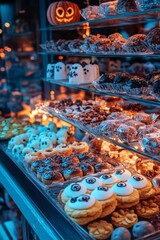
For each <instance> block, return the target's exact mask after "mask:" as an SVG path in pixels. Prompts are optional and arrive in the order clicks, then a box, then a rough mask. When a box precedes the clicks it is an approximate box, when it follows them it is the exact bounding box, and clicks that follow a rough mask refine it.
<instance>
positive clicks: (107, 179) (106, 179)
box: [100, 174, 119, 187]
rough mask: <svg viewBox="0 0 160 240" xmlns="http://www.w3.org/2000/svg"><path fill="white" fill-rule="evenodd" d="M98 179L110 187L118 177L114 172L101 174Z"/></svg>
mask: <svg viewBox="0 0 160 240" xmlns="http://www.w3.org/2000/svg"><path fill="white" fill-rule="evenodd" d="M100 180H101V181H102V182H103V184H104V186H106V187H112V186H113V185H114V184H115V183H117V182H119V179H118V178H117V177H116V176H115V175H114V174H103V175H101V176H100Z"/></svg>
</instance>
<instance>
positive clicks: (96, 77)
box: [93, 64, 100, 80]
mask: <svg viewBox="0 0 160 240" xmlns="http://www.w3.org/2000/svg"><path fill="white" fill-rule="evenodd" d="M93 67H94V80H97V79H98V78H99V76H100V74H99V66H98V64H93Z"/></svg>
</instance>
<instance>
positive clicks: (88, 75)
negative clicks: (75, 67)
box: [83, 64, 95, 83]
mask: <svg viewBox="0 0 160 240" xmlns="http://www.w3.org/2000/svg"><path fill="white" fill-rule="evenodd" d="M83 71H84V81H85V83H91V82H93V81H94V80H95V76H94V66H93V65H92V64H86V65H85V66H84V67H83Z"/></svg>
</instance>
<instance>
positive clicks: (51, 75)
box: [46, 63, 55, 79]
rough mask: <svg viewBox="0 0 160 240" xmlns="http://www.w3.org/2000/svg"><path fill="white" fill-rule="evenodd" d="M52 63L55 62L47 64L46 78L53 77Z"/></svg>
mask: <svg viewBox="0 0 160 240" xmlns="http://www.w3.org/2000/svg"><path fill="white" fill-rule="evenodd" d="M54 65H55V64H51V63H49V64H48V65H47V76H46V78H47V79H54Z"/></svg>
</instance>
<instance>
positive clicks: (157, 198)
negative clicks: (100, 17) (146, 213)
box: [151, 194, 160, 207]
mask: <svg viewBox="0 0 160 240" xmlns="http://www.w3.org/2000/svg"><path fill="white" fill-rule="evenodd" d="M151 199H152V200H153V202H154V203H156V204H157V205H158V206H159V207H160V194H158V195H154V196H153V197H152V198H151Z"/></svg>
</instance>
